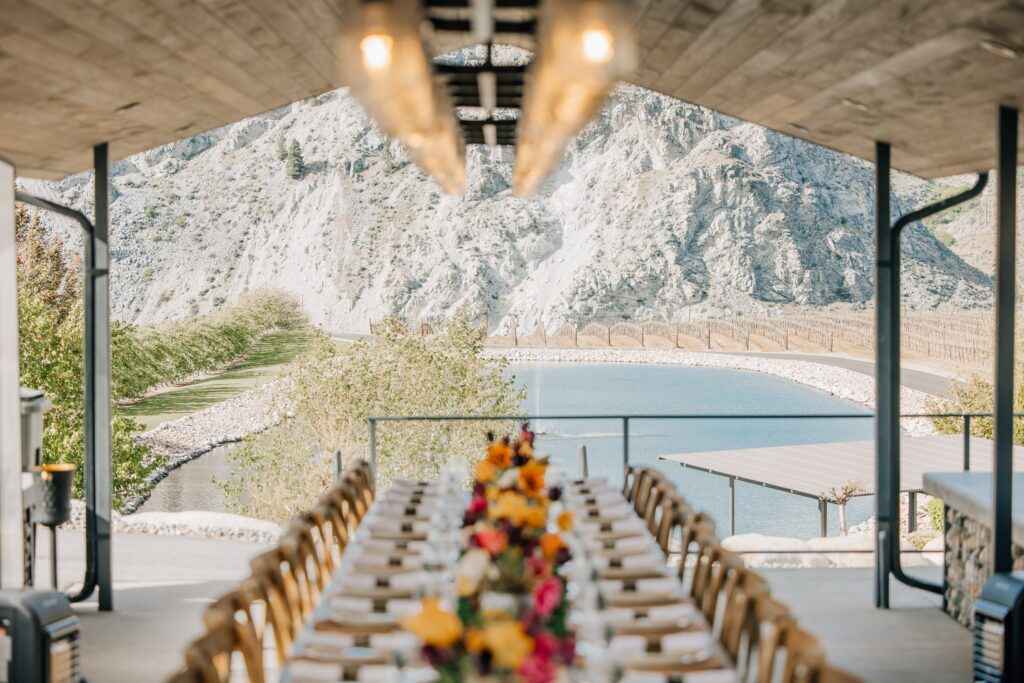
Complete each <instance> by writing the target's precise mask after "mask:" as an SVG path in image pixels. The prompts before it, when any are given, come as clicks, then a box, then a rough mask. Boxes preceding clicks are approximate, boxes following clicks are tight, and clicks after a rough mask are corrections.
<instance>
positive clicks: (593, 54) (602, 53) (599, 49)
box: [583, 28, 614, 64]
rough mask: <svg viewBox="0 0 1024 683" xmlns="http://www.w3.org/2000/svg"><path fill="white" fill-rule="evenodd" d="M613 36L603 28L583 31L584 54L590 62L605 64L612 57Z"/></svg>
mask: <svg viewBox="0 0 1024 683" xmlns="http://www.w3.org/2000/svg"><path fill="white" fill-rule="evenodd" d="M613 52H614V50H613V48H612V36H611V34H610V33H608V31H606V30H604V29H601V28H591V29H587V30H586V31H584V32H583V56H584V57H585V58H586V59H587V61H588V62H594V63H595V64H604V63H606V62H610V61H611V59H612V53H613Z"/></svg>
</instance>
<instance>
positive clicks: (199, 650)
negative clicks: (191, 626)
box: [181, 621, 238, 683]
mask: <svg viewBox="0 0 1024 683" xmlns="http://www.w3.org/2000/svg"><path fill="white" fill-rule="evenodd" d="M237 648H238V639H237V637H236V633H235V629H234V628H233V627H232V625H231V623H230V622H229V621H222V622H220V623H219V624H217V625H216V626H215V627H214V628H212V629H207V631H206V633H204V634H203V635H201V636H199V637H198V638H196V639H195V640H193V641H192V642H191V643H190V644H189V645H188V647H186V648H185V671H184V672H182V674H181V675H182V676H184V680H196V681H200V682H201V683H229V682H230V681H231V673H232V665H233V661H232V660H233V657H232V655H233V653H234V652H235V650H236V649H237ZM189 676H191V677H192V678H191V679H190V678H188V677H189Z"/></svg>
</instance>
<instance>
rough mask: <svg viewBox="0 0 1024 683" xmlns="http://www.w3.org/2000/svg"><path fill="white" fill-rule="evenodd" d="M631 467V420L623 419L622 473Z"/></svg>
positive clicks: (624, 417)
mask: <svg viewBox="0 0 1024 683" xmlns="http://www.w3.org/2000/svg"><path fill="white" fill-rule="evenodd" d="M627 467H629V418H628V417H626V416H623V417H622V471H623V472H625V471H626V468H627Z"/></svg>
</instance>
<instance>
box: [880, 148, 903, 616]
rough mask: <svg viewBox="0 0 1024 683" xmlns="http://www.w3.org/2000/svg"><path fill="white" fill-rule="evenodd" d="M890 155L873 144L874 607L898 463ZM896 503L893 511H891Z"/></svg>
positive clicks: (883, 602)
mask: <svg viewBox="0 0 1024 683" xmlns="http://www.w3.org/2000/svg"><path fill="white" fill-rule="evenodd" d="M890 159H891V149H890V147H889V143H887V142H876V143H875V491H876V494H875V520H876V526H875V529H876V531H875V533H876V538H875V607H880V608H883V609H888V607H889V575H890V573H891V568H892V550H891V545H892V543H891V538H892V525H893V518H895V519H896V520H899V500H898V499H897V500H896V501H893V500H892V494H891V487H890V481H891V478H892V466H893V463H896V464H897V467H898V463H899V435H900V425H899V415H900V391H899V387H900V369H899V368H900V346H899V339H900V334H899V331H900V326H899V272H900V268H899V250H898V249H896V250H895V253H893V251H894V250H893V248H892V246H893V244H892V239H891V233H890V231H891V227H890V226H891V220H890V204H889V199H890V195H889V193H890V177H889V176H890ZM894 508H895V513H894V512H893V510H894Z"/></svg>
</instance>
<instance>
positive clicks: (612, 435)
mask: <svg viewBox="0 0 1024 683" xmlns="http://www.w3.org/2000/svg"><path fill="white" fill-rule="evenodd" d="M512 372H513V374H514V375H515V380H516V383H517V384H519V385H520V386H525V387H526V389H527V398H526V401H525V402H524V406H523V408H524V410H526V411H528V412H530V413H531V414H534V415H545V414H546V415H566V414H569V415H573V414H592V415H593V414H597V415H602V414H605V415H607V414H647V415H659V414H661V415H663V414H759V413H760V414H765V413H771V414H780V413H782V414H790V413H794V414H827V413H843V414H862V415H865V416H870V412H869V411H868V410H867V409H866V408H864V407H863V406H861V405H860V404H856V403H852V402H850V401H844V400H841V399H838V398H835V397H833V396H830V395H829V394H826V393H824V392H820V391H817V390H814V389H811V388H809V387H807V386H804V385H801V384H797V383H795V382H791V381H789V380H785V379H782V378H779V377H775V376H772V375H766V374H760V373H753V372H741V371H736V370H723V369H718V368H687V367H681V366H657V365H628V364H609V365H571V364H564V363H552V364H530V365H518V366H514V367H513V368H512ZM533 428H534V429H535V430H536V431H537V432H538V433H539V434H540V435H539V437H538V446H539V449H540V450H541V451H543V452H546V453H549V454H550V455H551V456H552V461H553V462H555V463H557V464H559V465H562V466H563V467H564V468H565V469H566V470H567V471H569V472H571V473H575V472H578V462H579V460H578V452H579V448H580V446H582V445H585V446H586V447H587V455H588V462H589V466H590V474H591V476H607V477H608V478H609V479H611V480H613V481H616V482H620V481H621V479H622V475H621V472H622V427H621V421H619V420H588V421H582V420H541V421H538V422H536V423H535V424H534V425H533ZM873 430H874V425H873V421H872V420H871V419H870V418H869V417H865V418H850V419H786V420H750V419H747V420H742V419H729V420H711V419H708V420H686V421H683V420H631V421H630V440H629V447H630V462H631V463H632V464H634V465H635V464H648V463H650V464H657V466H658V467H659V469H661V470H662V471H663V472H665V473H666V474H668V475H669V476H670V477H671V479H672V480H673V481H674V482H675V483H676V484H677V485H678V486H679V487H680V490H681V491H682V492H683V494H684V495H685V496H686V497H687V499H689V500H690V501H691V502H692V503H693V504H694V505H695V506H696V507H697V508H699V509H702V510H705V511H707V512H709V513H710V514H711V515H712V516H713V517H714V518H715V520H716V522H717V523H718V525H719V528H720V529H721V530H723V532H724V533H727V532H728V524H729V484H728V481H727V480H726V479H725V478H723V477H720V476H717V475H712V474H707V473H704V472H698V471H695V470H689V469H687V470H684V469H683V468H682V467H681V466H678V465H675V464H673V463H669V462H665V461H659V460H658V456H659V455H664V454H668V453H686V452H699V451H728V450H734V449H735V450H736V451H737V454H736V455H735V456H732V455H730V456H726V457H742V452H741V450H740V449H744V448H756V447H760V446H779V445H787V444H812V443H833V442H841V441H861V440H870V439H871V438H872V435H873ZM872 506H873V499H872V498H869V497H865V498H858V499H855V500H854V501H852V502H851V503H850V504H849V505H848V508H849V509H848V518H849V519H848V521H849V523H850V524H856V523H857V522H860V521H863V520H864V519H867V517H868V516H869V515H870V514H871V513H872ZM736 520H737V521H736V531H737V533H748V532H758V533H766V534H774V535H788V536H800V537H812V536H817V535H818V525H819V515H818V507H817V502H816V501H814V500H810V499H807V498H802V497H798V496H794V495H791V494H788V493H783V492H781V491H775V490H772V489H766V488H764V487H761V486H756V485H753V484H746V483H744V482H737V484H736ZM829 524H830V527H831V531H830V533H838V528H839V525H838V514H837V511H836V509H835V507H834V506H830V510H829Z"/></svg>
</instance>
